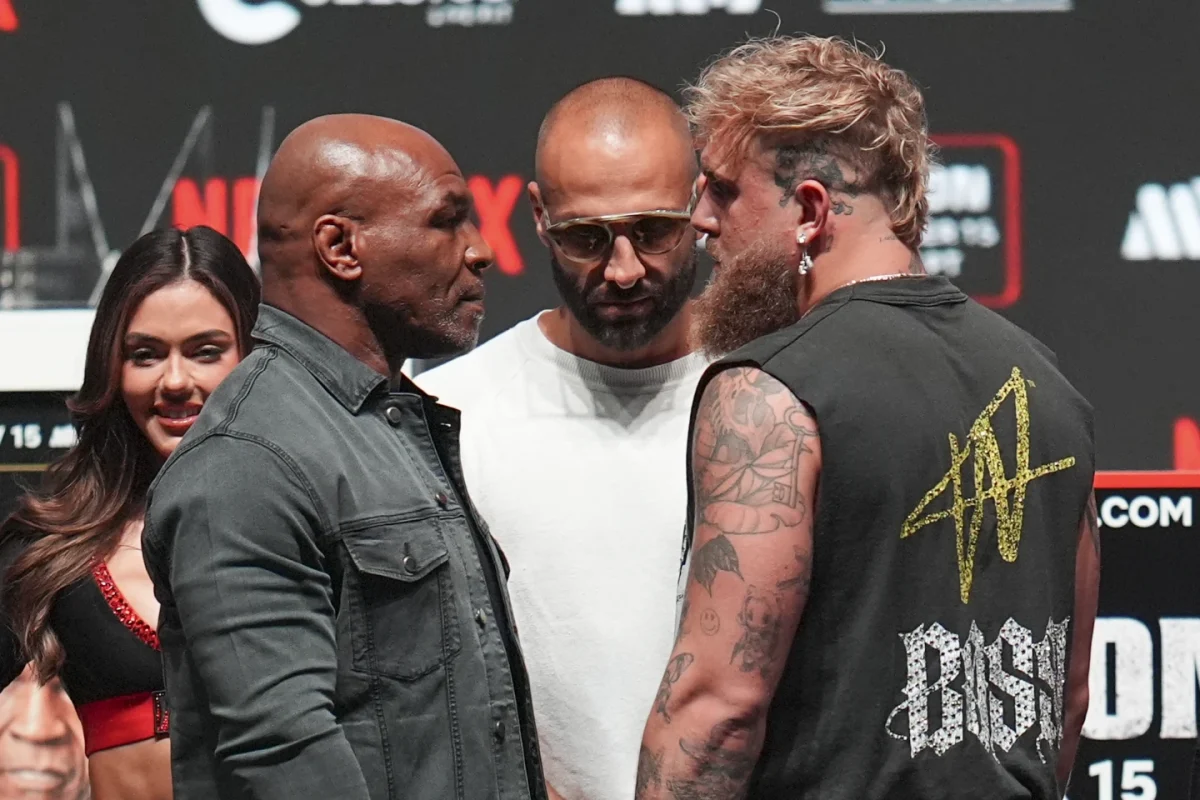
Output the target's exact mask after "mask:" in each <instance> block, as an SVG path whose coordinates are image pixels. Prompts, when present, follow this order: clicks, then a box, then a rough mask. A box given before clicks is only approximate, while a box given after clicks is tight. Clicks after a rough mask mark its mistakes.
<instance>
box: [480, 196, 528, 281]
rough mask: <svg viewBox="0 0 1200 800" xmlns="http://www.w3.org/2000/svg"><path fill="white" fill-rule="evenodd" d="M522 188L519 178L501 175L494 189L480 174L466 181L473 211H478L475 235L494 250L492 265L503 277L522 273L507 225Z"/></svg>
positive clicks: (515, 244) (510, 229) (518, 256)
mask: <svg viewBox="0 0 1200 800" xmlns="http://www.w3.org/2000/svg"><path fill="white" fill-rule="evenodd" d="M523 185H524V183H523V182H522V180H521V176H520V175H505V176H504V177H503V178H501V179H500V182H499V183H497V184H496V188H495V190H493V189H492V184H491V181H489V180H488V179H487V178H485V177H484V176H482V175H475V176H473V177H472V178H471V179H470V180H469V181H467V187H468V188H469V189H470V190H471V195H472V196H473V197H474V198H475V209H476V211H478V212H479V232H480V233H481V234H483V238H484V239H486V240H487V243H488V244H490V245H491V246H492V249H493V250H495V251H496V266H497V267H499V268H500V271H501V272H503V273H504V274H505V275H520V274H521V273H522V272H524V271H525V262H524V261H522V260H521V251H520V250H518V249H517V243H516V241H515V240H514V239H513V235H512V227H511V226H510V225H509V220H510V219H512V212H513V208H515V207H516V205H517V198H519V197H520V196H521V187H522V186H523Z"/></svg>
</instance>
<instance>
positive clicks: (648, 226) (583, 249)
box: [546, 203, 692, 263]
mask: <svg viewBox="0 0 1200 800" xmlns="http://www.w3.org/2000/svg"><path fill="white" fill-rule="evenodd" d="M688 205H689V206H690V205H691V204H690V203H689V204H688ZM691 219H692V212H691V211H690V210H689V211H661V210H660V211H639V212H636V213H633V214H606V215H604V216H599V217H575V218H574V219H566V220H563V221H562V222H555V223H554V224H552V225H547V226H546V235H547V236H549V237H550V241H552V242H554V244H555V246H556V247H558V249H559V251H560V252H561V253H562V254H563V255H564V256H566V257H567V258H568V259H570V260H571V261H576V262H580V263H587V262H595V261H599V260H601V259H603V258H604V257H605V256H606V255H608V253H609V251H610V250H611V249H612V246H613V242H614V241H616V237H617V235H618V233H619V234H622V235H624V236H626V237H627V238H628V239H629V243H630V244H632V245H633V249H635V250H637V251H638V252H639V253H641V254H643V255H649V256H657V255H662V254H663V253H669V252H670V251H672V250H674V249H675V248H676V247H678V246H679V243H680V242H681V241H682V240H683V236H684V234H685V233H687V231H688V230H689V229H690V228H691Z"/></svg>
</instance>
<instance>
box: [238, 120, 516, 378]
mask: <svg viewBox="0 0 1200 800" xmlns="http://www.w3.org/2000/svg"><path fill="white" fill-rule="evenodd" d="M258 250H259V255H260V257H261V261H262V278H263V300H264V302H266V303H268V304H269V305H272V306H275V307H278V308H281V309H283V310H284V311H287V312H288V313H290V314H292V315H293V316H296V317H298V318H300V319H301V320H303V321H304V322H306V323H308V324H309V325H311V326H312V327H314V328H316V329H317V330H319V331H321V332H322V333H324V334H326V335H327V336H329V337H330V338H331V339H333V340H334V341H335V342H338V343H339V344H341V345H342V346H343V347H345V348H346V349H347V350H350V351H351V352H354V353H355V354H356V355H358V356H359V357H360V358H361V359H362V360H364V361H365V362H367V363H371V364H373V365H376V366H377V368H378V369H380V371H382V372H384V373H386V374H390V375H395V374H396V373H397V372H398V370H399V368H400V365H401V364H402V363H403V361H404V359H405V358H409V357H415V358H434V357H437V356H440V355H447V354H450V353H457V352H461V351H462V350H464V349H466V348H468V347H470V346H471V344H472V343H473V342H474V341H475V340H476V337H477V336H478V334H479V323H480V321H481V319H482V318H483V305H482V301H483V295H484V289H483V283H482V281H481V279H480V273H481V272H482V271H483V270H484V269H485V268H486V267H487V266H488V265H489V264H490V263H491V261H492V259H493V257H494V255H493V253H492V250H491V248H490V247H489V246H488V244H487V242H485V241H484V240H483V238H482V237H481V236H480V234H479V230H478V229H477V228H476V227H475V225H474V223H473V222H472V221H471V192H470V189H469V187H468V186H467V182H466V180H465V179H464V178H463V175H462V172H461V171H460V170H459V168H458V165H457V164H455V163H454V159H453V158H451V157H450V154H449V153H447V152H446V149H445V148H444V147H442V146H441V145H440V144H439V143H438V142H437V140H435V139H434V138H433V137H432V136H430V135H429V134H427V133H425V132H424V131H422V130H420V129H419V128H415V127H413V126H412V125H408V124H405V123H403V122H398V121H396V120H394V119H386V118H383V117H374V116H368V115H365V114H337V115H333V116H326V117H318V118H317V119H314V120H311V121H309V122H306V123H304V124H303V125H301V126H300V127H298V128H296V129H295V130H294V131H292V132H291V133H290V134H289V135H288V136H287V138H286V139H284V141H283V143H282V144H280V146H279V150H278V151H277V152H276V153H275V157H274V158H273V159H272V160H271V165H270V167H268V169H267V174H266V175H265V176H264V178H263V183H262V188H261V189H260V192H259V202H258ZM383 360H386V366H378V365H379V364H381V363H382V361H383Z"/></svg>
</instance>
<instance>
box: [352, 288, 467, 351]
mask: <svg viewBox="0 0 1200 800" xmlns="http://www.w3.org/2000/svg"><path fill="white" fill-rule="evenodd" d="M363 311H364V314H365V316H366V319H367V324H368V326H369V327H370V328H371V330H372V332H374V333H375V336H376V338H377V339H378V340H379V342H380V344H381V345H382V346H383V350H384V355H385V357H386V358H387V359H388V361H389V363H390V362H391V361H392V360H395V359H399V358H401V357H403V358H420V359H430V358H442V357H445V356H454V355H458V354H460V353H465V352H467V351H468V350H471V349H473V348H474V347H475V345H476V344H477V343H478V341H479V328H480V325H481V324H482V322H483V315H482V314H479V313H476V312H475V311H474V310H472V309H470V308H469V307H464V306H463V305H462V304H461V303H460V302H458V300H457V299H456V300H455V302H454V303H453V304H452V305H449V306H447V307H443V308H422V309H420V310H419V311H420V313H418V309H416V308H413V307H412V306H410V305H404V306H399V307H397V306H393V305H376V304H372V303H367V304H364V307H363Z"/></svg>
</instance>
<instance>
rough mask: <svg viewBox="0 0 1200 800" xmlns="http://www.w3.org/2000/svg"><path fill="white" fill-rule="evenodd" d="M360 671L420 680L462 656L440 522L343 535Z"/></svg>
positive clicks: (380, 527)
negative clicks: (348, 562) (346, 553)
mask: <svg viewBox="0 0 1200 800" xmlns="http://www.w3.org/2000/svg"><path fill="white" fill-rule="evenodd" d="M342 541H343V542H344V543H345V545H346V550H347V552H348V553H349V555H350V565H351V567H352V569H350V570H348V575H347V577H350V578H351V580H352V581H353V584H354V585H353V586H351V587H350V592H349V600H350V604H351V614H350V634H351V641H352V651H353V660H352V663H353V667H354V669H355V670H358V671H361V672H367V673H370V674H373V675H386V676H389V677H392V678H398V679H400V680H415V679H417V678H420V677H422V676H424V675H427V674H429V673H431V672H434V671H435V670H438V669H440V668H441V667H442V666H444V665H445V664H446V663H447V662H449V661H450V660H451V659H453V658H454V656H455V655H457V654H458V652H459V650H460V649H462V632H461V630H460V627H459V620H458V611H457V605H456V598H455V593H454V581H453V576H452V575H451V564H450V552H449V549H448V548H447V546H446V541H445V539H444V538H443V537H442V532H441V528H440V526H439V525H438V522H437V520H436V519H423V520H414V521H410V522H398V523H388V524H382V525H377V526H372V527H370V528H365V529H362V530H354V531H345V532H343V534H342Z"/></svg>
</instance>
